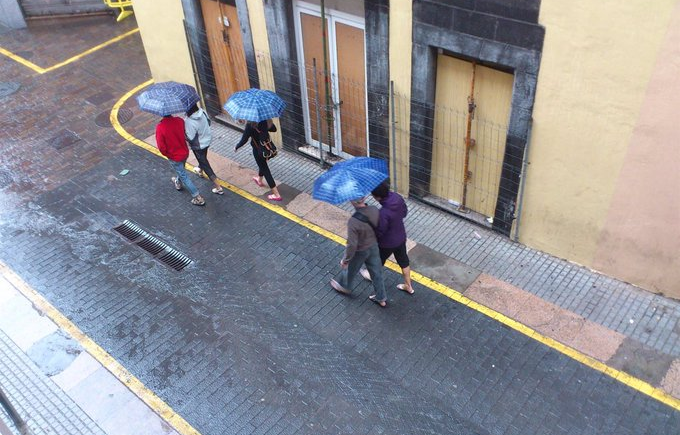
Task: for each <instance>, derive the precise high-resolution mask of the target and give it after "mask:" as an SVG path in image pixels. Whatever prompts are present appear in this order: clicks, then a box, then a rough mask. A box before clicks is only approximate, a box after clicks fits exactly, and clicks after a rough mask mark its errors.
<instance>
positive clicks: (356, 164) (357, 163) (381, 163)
mask: <svg viewBox="0 0 680 435" xmlns="http://www.w3.org/2000/svg"><path fill="white" fill-rule="evenodd" d="M338 169H373V170H374V171H378V172H382V173H383V174H385V175H389V171H388V169H387V162H386V161H385V160H383V159H376V158H373V157H354V158H351V159H349V160H343V161H342V162H340V163H336V164H334V165H333V167H332V168H331V169H330V170H331V171H337V170H338Z"/></svg>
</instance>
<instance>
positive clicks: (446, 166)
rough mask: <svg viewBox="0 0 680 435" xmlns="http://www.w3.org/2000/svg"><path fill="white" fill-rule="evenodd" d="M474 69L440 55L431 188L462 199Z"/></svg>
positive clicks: (447, 197) (455, 199)
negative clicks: (467, 119) (471, 80)
mask: <svg viewBox="0 0 680 435" xmlns="http://www.w3.org/2000/svg"><path fill="white" fill-rule="evenodd" d="M470 76H471V69H470V65H469V64H468V62H465V61H462V60H460V59H456V58H454V57H451V56H444V55H439V56H438V57H437V82H436V92H435V118H434V138H433V139H434V141H433V144H432V177H431V180H432V182H431V188H430V190H431V192H432V194H434V195H435V196H438V197H440V198H443V199H446V200H452V201H455V202H457V203H460V201H461V200H462V197H463V159H464V156H465V126H466V124H465V123H466V113H467V96H468V93H469V89H470Z"/></svg>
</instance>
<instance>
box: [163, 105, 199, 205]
mask: <svg viewBox="0 0 680 435" xmlns="http://www.w3.org/2000/svg"><path fill="white" fill-rule="evenodd" d="M156 144H157V146H158V150H159V151H160V152H161V154H163V155H164V156H165V157H167V158H168V161H169V162H170V166H172V168H173V169H174V170H175V172H176V173H177V177H172V182H173V183H174V184H175V189H177V190H182V186H186V187H187V189H189V193H191V203H192V204H193V205H205V199H203V197H202V196H201V194H200V193H199V191H198V189H197V188H196V186H195V185H194V183H193V182H192V181H191V179H190V178H189V177H188V176H187V171H186V170H185V169H184V164H185V163H186V161H187V158H188V157H189V147H188V146H187V143H186V141H185V139H184V120H183V119H182V118H178V117H176V116H172V115H168V116H164V117H163V119H161V122H159V123H158V125H157V126H156Z"/></svg>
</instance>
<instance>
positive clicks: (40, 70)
mask: <svg viewBox="0 0 680 435" xmlns="http://www.w3.org/2000/svg"><path fill="white" fill-rule="evenodd" d="M0 54H4V55H5V56H7V57H9V58H10V59H12V60H13V61H15V62H18V63H20V64H22V65H23V66H25V67H27V68H30V69H32V70H33V71H35V72H37V73H38V74H44V73H45V69H44V68H41V67H39V66H38V65H36V64H34V63H33V62H31V61H29V60H26V59H24V58H23V57H21V56H19V55H16V54H14V53H12V52H11V51H9V50H5V49H4V48H2V47H0Z"/></svg>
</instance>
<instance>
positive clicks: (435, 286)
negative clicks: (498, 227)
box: [110, 80, 680, 411]
mask: <svg viewBox="0 0 680 435" xmlns="http://www.w3.org/2000/svg"><path fill="white" fill-rule="evenodd" d="M152 82H153V81H152V80H149V81H147V82H144V83H142V84H141V85H139V86H137V87H135V88H134V89H132V90H131V91H130V92H128V93H127V94H125V95H123V96H122V97H121V98H120V99H119V100H118V101H117V102H116V104H115V105H114V106H113V109H112V110H111V117H110V120H111V124H113V126H114V128H115V129H116V131H117V132H118V133H119V134H120V135H121V136H123V137H124V138H125V139H127V140H128V141H130V142H132V143H134V144H135V145H137V146H140V147H142V148H144V149H146V150H148V151H150V152H152V153H154V154H156V155H161V154H160V152H159V151H158V149H156V148H155V147H152V146H151V145H149V144H147V143H146V142H144V141H142V140H139V139H137V138H135V137H133V136H132V135H131V134H129V133H128V132H127V131H126V130H125V129H124V128H123V126H122V125H120V123H119V122H118V109H119V108H120V107H121V106H122V105H123V104H124V103H125V101H127V100H128V99H129V98H130V97H131V96H132V95H133V94H135V93H136V92H137V91H139V90H140V89H142V88H144V87H145V86H148V85H149V84H151V83H152ZM114 115H115V116H114ZM187 167H190V166H189V165H187ZM219 184H220V185H221V186H222V187H224V188H226V189H229V190H231V191H232V192H234V193H237V194H239V195H240V196H242V197H244V198H246V199H248V200H250V201H252V202H254V203H256V204H259V205H261V206H262V207H264V208H266V209H268V210H271V211H273V212H274V213H277V214H279V215H281V216H283V217H285V218H287V219H290V220H291V221H293V222H295V223H297V224H299V225H302V226H303V227H305V228H307V229H309V230H311V231H314V232H315V233H317V234H320V235H322V236H324V237H326V238H328V239H330V240H333V241H334V242H336V243H338V244H341V245H344V244H345V243H346V240H345V239H344V238H342V237H340V236H338V235H336V234H333V233H331V232H330V231H328V230H326V229H324V228H321V227H320V226H318V225H316V224H313V223H311V222H309V221H307V220H305V219H303V218H301V217H299V216H297V215H295V214H293V213H291V212H289V211H288V210H286V209H284V208H282V207H281V206H278V205H274V204H271V203H269V202H267V201H265V200H263V199H262V198H258V197H257V196H255V195H252V194H251V193H248V192H246V191H245V190H243V189H240V188H238V187H236V186H234V185H231V184H229V183H227V182H225V181H223V180H219ZM386 266H387V267H388V268H389V269H391V270H393V271H395V272H397V273H401V269H400V268H399V266H397V264H395V263H393V262H388V263H387V265H386ZM411 279H412V280H413V281H416V282H417V283H420V284H422V285H423V286H425V287H427V288H429V289H432V290H434V291H436V292H438V293H441V294H442V295H444V296H446V297H448V298H450V299H452V300H454V301H456V302H458V303H460V304H463V305H466V306H468V307H470V308H471V309H473V310H475V311H477V312H479V313H482V314H484V315H485V316H488V317H491V318H492V319H495V320H496V321H498V322H500V323H502V324H503V325H506V326H508V327H510V328H512V329H514V330H516V331H518V332H521V333H522V334H524V335H526V336H527V337H529V338H533V339H534V340H536V341H538V342H540V343H543V344H544V345H546V346H548V347H550V348H552V349H555V350H556V351H558V352H560V353H562V354H564V355H566V356H568V357H570V358H572V359H574V360H576V361H578V362H580V363H582V364H584V365H586V366H588V367H590V368H592V369H594V370H597V371H599V372H602V373H604V374H606V375H607V376H610V377H612V378H614V379H616V380H617V381H619V382H621V383H623V384H625V385H627V386H629V387H631V388H633V389H635V390H637V391H639V392H641V393H643V394H645V395H647V396H650V397H652V398H654V399H656V400H658V401H659V402H662V403H664V404H666V405H668V406H670V407H671V408H674V409H676V410H678V411H680V399H677V398H675V397H673V396H671V395H670V394H668V393H666V392H665V391H663V390H661V389H658V388H656V387H654V386H652V385H650V384H649V383H647V382H645V381H643V380H641V379H638V378H636V377H634V376H631V375H629V374H628V373H625V372H622V371H620V370H617V369H615V368H612V367H609V366H608V365H606V364H604V363H602V362H600V361H598V360H596V359H594V358H591V357H589V356H588V355H586V354H584V353H582V352H579V351H578V350H576V349H574V348H572V347H569V346H567V345H565V344H562V343H560V342H559V341H557V340H555V339H552V338H550V337H548V336H545V335H543V334H541V333H540V332H538V331H536V330H534V329H531V328H530V327H528V326H526V325H524V324H522V323H520V322H518V321H516V320H514V319H511V318H510V317H508V316H506V315H504V314H502V313H499V312H498V311H495V310H493V309H491V308H489V307H487V306H484V305H482V304H480V303H478V302H475V301H473V300H472V299H470V298H468V297H466V296H463V294H462V293H460V292H458V291H456V290H454V289H452V288H450V287H447V286H446V285H444V284H442V283H440V282H438V281H435V280H433V279H430V278H428V277H426V276H424V275H421V274H420V273H418V272H416V271H413V270H412V271H411Z"/></svg>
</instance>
